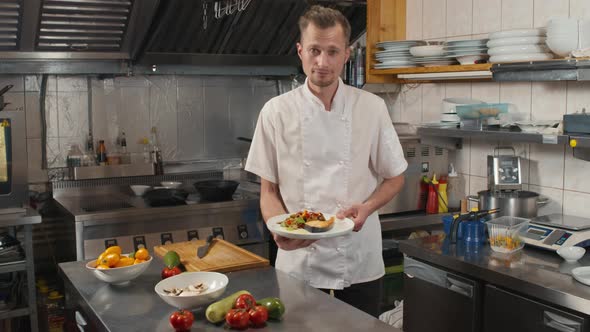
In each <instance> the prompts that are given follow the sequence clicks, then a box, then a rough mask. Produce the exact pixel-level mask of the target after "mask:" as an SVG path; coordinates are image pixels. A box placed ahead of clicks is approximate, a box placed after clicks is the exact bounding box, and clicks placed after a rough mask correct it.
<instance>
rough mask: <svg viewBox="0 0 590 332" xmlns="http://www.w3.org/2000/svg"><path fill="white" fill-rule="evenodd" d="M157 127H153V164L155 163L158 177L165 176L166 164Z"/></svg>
mask: <svg viewBox="0 0 590 332" xmlns="http://www.w3.org/2000/svg"><path fill="white" fill-rule="evenodd" d="M157 136H158V135H157V131H156V127H152V162H153V163H154V169H155V171H156V175H162V174H164V162H163V160H162V152H161V151H160V147H159V146H158V137H157Z"/></svg>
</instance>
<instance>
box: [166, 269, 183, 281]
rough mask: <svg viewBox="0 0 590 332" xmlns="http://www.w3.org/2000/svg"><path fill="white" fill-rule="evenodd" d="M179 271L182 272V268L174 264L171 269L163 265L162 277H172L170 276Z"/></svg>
mask: <svg viewBox="0 0 590 332" xmlns="http://www.w3.org/2000/svg"><path fill="white" fill-rule="evenodd" d="M181 273H182V270H181V269H180V268H179V267H178V266H175V267H173V268H171V269H170V268H168V267H165V268H164V269H163V270H162V279H166V278H168V277H172V276H175V275H177V274H181Z"/></svg>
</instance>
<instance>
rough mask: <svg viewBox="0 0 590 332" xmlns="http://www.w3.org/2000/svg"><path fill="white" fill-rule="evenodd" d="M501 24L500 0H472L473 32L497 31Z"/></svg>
mask: <svg viewBox="0 0 590 332" xmlns="http://www.w3.org/2000/svg"><path fill="white" fill-rule="evenodd" d="M501 24H502V0H473V33H474V34H479V33H489V32H494V31H499V30H500V28H501Z"/></svg>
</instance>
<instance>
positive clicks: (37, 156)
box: [27, 138, 47, 183]
mask: <svg viewBox="0 0 590 332" xmlns="http://www.w3.org/2000/svg"><path fill="white" fill-rule="evenodd" d="M27 159H28V160H27V166H28V181H29V183H34V182H47V170H43V169H41V139H40V138H35V139H27Z"/></svg>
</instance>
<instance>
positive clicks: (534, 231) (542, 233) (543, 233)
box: [528, 228, 545, 235]
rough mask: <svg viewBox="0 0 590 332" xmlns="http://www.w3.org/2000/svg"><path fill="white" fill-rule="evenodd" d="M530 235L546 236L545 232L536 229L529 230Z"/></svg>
mask: <svg viewBox="0 0 590 332" xmlns="http://www.w3.org/2000/svg"><path fill="white" fill-rule="evenodd" d="M528 232H529V233H533V234H536V235H545V231H542V230H539V229H535V228H529V231H528Z"/></svg>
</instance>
